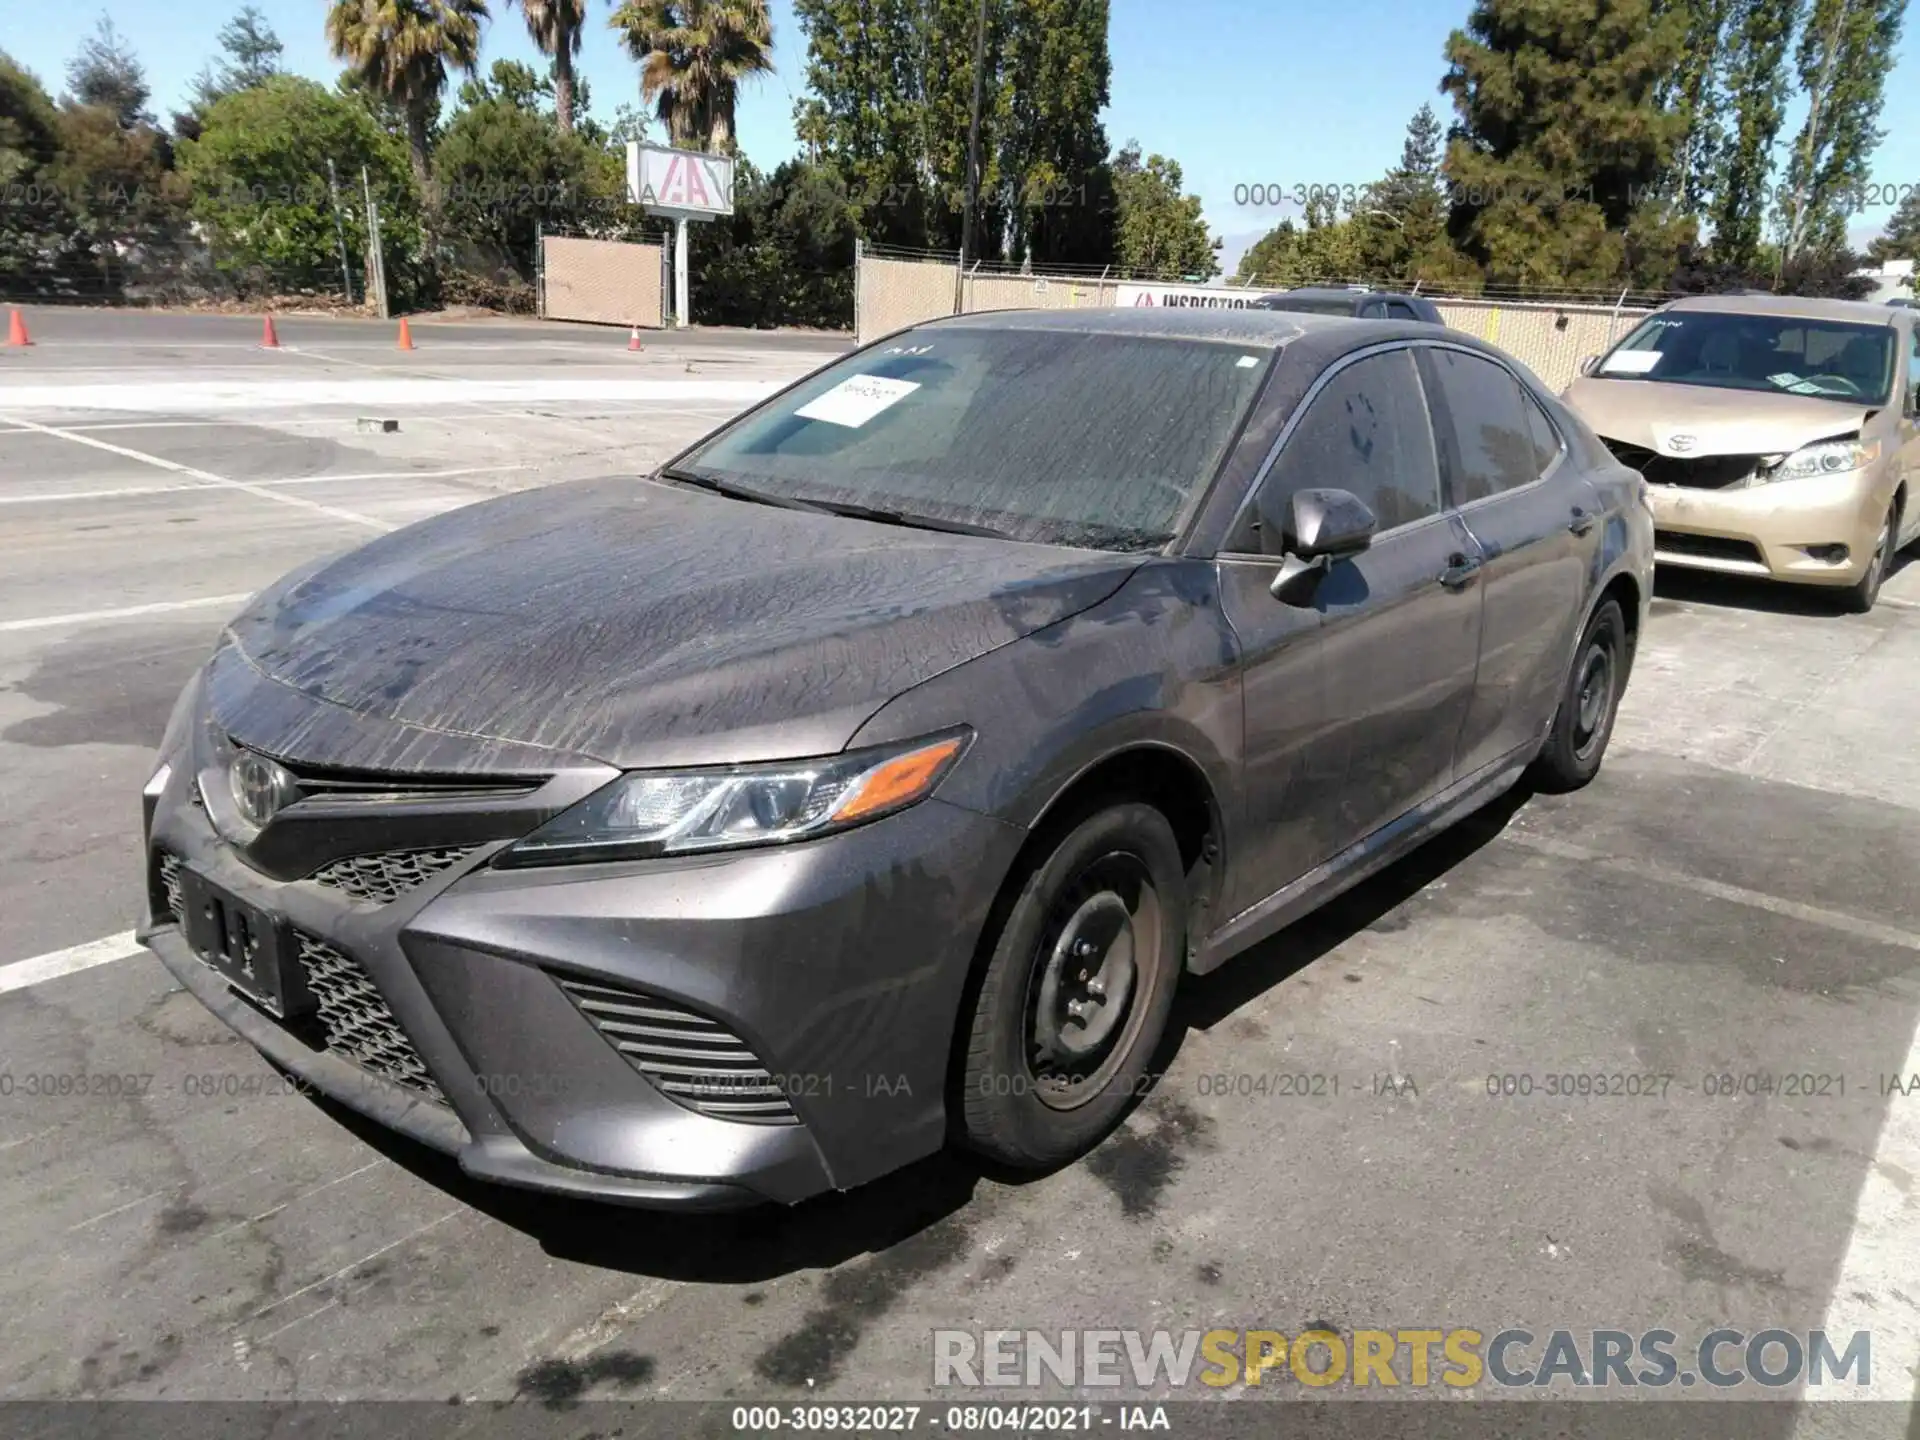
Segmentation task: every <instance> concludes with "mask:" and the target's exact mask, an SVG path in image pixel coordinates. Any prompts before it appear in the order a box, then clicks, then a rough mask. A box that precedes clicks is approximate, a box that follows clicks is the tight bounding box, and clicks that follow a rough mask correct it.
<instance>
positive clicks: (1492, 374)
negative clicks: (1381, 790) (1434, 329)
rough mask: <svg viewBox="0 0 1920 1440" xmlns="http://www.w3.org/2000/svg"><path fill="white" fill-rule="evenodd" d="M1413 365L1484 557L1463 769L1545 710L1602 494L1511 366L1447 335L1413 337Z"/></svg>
mask: <svg viewBox="0 0 1920 1440" xmlns="http://www.w3.org/2000/svg"><path fill="white" fill-rule="evenodd" d="M1420 369H1421V375H1422V378H1423V379H1424V380H1425V381H1426V385H1427V401H1428V404H1429V406H1430V407H1431V408H1432V411H1433V416H1434V428H1435V433H1436V435H1437V437H1438V439H1439V453H1440V472H1441V478H1442V483H1443V487H1444V490H1445V494H1446V497H1447V503H1448V504H1449V505H1450V506H1452V507H1454V508H1455V510H1456V511H1457V512H1458V514H1459V517H1460V519H1461V521H1462V523H1464V525H1465V526H1466V528H1467V530H1468V531H1469V532H1470V533H1471V534H1472V536H1473V538H1474V540H1475V541H1476V542H1477V544H1478V547H1479V549H1480V551H1481V553H1482V555H1483V557H1484V559H1483V569H1482V573H1481V582H1480V583H1481V588H1482V591H1483V593H1484V600H1483V607H1484V615H1483V618H1482V621H1481V626H1480V655H1479V664H1478V668H1477V672H1476V675H1475V679H1474V687H1473V702H1472V704H1471V706H1469V708H1468V710H1467V712H1466V718H1465V722H1464V725H1463V727H1462V729H1461V731H1460V739H1459V746H1458V752H1457V758H1456V762H1455V773H1456V774H1457V775H1458V776H1459V777H1460V778H1462V779H1464V778H1466V777H1467V776H1469V775H1472V774H1473V773H1474V772H1475V771H1477V770H1480V769H1482V768H1483V767H1485V766H1488V765H1491V764H1493V763H1494V762H1495V761H1498V760H1500V759H1502V758H1504V757H1506V756H1508V755H1509V754H1511V753H1512V752H1513V751H1515V750H1518V749H1520V748H1521V747H1522V746H1524V745H1527V744H1528V743H1530V742H1531V741H1533V740H1536V739H1538V738H1539V736H1540V735H1541V734H1542V733H1543V732H1544V731H1545V729H1546V726H1547V724H1548V722H1549V721H1550V720H1551V719H1552V717H1553V709H1554V706H1555V705H1556V704H1557V703H1558V700H1559V695H1560V689H1561V685H1562V682H1563V681H1564V680H1565V678H1566V667H1567V665H1568V663H1569V657H1570V656H1571V654H1572V651H1573V645H1574V641H1575V639H1576V638H1577V637H1576V635H1575V634H1574V631H1575V627H1577V626H1578V625H1579V624H1580V622H1581V620H1582V618H1583V616H1582V606H1583V602H1584V600H1585V597H1586V593H1587V587H1588V583H1589V577H1590V576H1591V574H1592V567H1593V560H1594V557H1595V555H1596V554H1597V552H1598V550H1599V547H1600V541H1601V525H1600V515H1599V510H1600V500H1599V495H1598V493H1597V492H1596V491H1595V490H1594V489H1593V487H1592V486H1591V485H1590V484H1588V482H1587V481H1586V480H1585V479H1584V478H1583V477H1581V476H1579V475H1577V474H1576V473H1575V472H1574V469H1573V467H1572V465H1571V464H1570V463H1569V462H1568V456H1567V446H1566V442H1565V440H1564V439H1563V438H1562V436H1561V435H1560V433H1559V431H1558V430H1557V429H1556V428H1555V426H1554V424H1553V421H1552V420H1551V419H1550V418H1549V417H1548V415H1547V413H1546V412H1545V410H1543V409H1542V408H1541V406H1540V405H1539V404H1538V403H1537V402H1536V401H1535V400H1534V399H1533V397H1532V396H1531V395H1529V394H1528V393H1527V391H1526V387H1524V386H1523V385H1522V384H1521V383H1520V381H1519V380H1518V379H1517V378H1516V377H1515V376H1514V374H1513V372H1512V371H1510V370H1508V369H1507V368H1506V367H1505V366H1503V365H1500V364H1498V363H1496V362H1495V361H1493V360H1491V359H1489V358H1487V357H1486V356H1484V355H1479V354H1476V353H1473V352H1471V351H1467V350H1459V349H1454V348H1453V347H1451V346H1444V345H1423V346H1421V347H1420Z"/></svg>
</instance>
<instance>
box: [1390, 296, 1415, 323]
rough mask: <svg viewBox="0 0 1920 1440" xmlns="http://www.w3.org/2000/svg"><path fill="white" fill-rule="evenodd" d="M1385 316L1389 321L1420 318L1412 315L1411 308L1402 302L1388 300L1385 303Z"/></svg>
mask: <svg viewBox="0 0 1920 1440" xmlns="http://www.w3.org/2000/svg"><path fill="white" fill-rule="evenodd" d="M1387 315H1388V317H1389V318H1390V319H1394V320H1418V319H1419V318H1420V317H1419V316H1418V315H1416V314H1415V313H1414V310H1413V307H1412V306H1411V305H1409V304H1407V302H1406V301H1404V300H1389V301H1388V302H1387Z"/></svg>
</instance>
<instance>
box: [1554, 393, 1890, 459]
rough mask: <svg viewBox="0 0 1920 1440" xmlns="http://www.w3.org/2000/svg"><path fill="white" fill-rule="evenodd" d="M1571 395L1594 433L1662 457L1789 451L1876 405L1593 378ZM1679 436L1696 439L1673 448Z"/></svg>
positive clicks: (1844, 426)
mask: <svg viewBox="0 0 1920 1440" xmlns="http://www.w3.org/2000/svg"><path fill="white" fill-rule="evenodd" d="M1565 398H1566V403H1567V404H1568V405H1569V406H1570V407H1571V408H1572V409H1573V411H1574V413H1575V414H1577V415H1579V417H1580V418H1581V419H1582V420H1585V421H1586V422H1587V424H1589V425H1591V426H1592V427H1593V428H1594V430H1595V432H1596V433H1598V434H1600V435H1602V436H1604V437H1605V438H1607V439H1609V440H1621V441H1624V442H1626V443H1627V444H1629V445H1640V446H1644V447H1645V448H1647V449H1649V450H1654V451H1658V452H1659V453H1660V454H1662V455H1773V454H1783V453H1790V452H1792V451H1794V450H1798V449H1799V448H1800V447H1801V446H1802V445H1810V444H1812V443H1813V442H1814V441H1815V440H1824V439H1826V438H1827V437H1828V436H1831V435H1844V434H1847V433H1848V432H1850V431H1854V430H1858V429H1859V428H1860V427H1861V425H1862V424H1863V423H1864V422H1865V418H1866V416H1867V415H1868V413H1870V409H1871V407H1868V406H1864V405H1861V404H1859V403H1858V402H1857V401H1853V400H1821V399H1817V398H1815V397H1813V396H1808V395H1788V394H1785V393H1781V394H1778V395H1767V394H1762V393H1760V392H1758V391H1754V390H1716V389H1714V388H1712V387H1711V386H1707V385H1665V384H1662V383H1661V382H1660V381H1658V380H1603V379H1599V378H1597V377H1594V376H1582V377H1580V378H1579V379H1577V380H1575V381H1574V382H1573V384H1572V385H1571V386H1569V387H1568V389H1567V392H1566V397H1565ZM1674 435H1691V436H1692V437H1693V441H1694V443H1693V444H1692V445H1690V446H1687V447H1685V448H1684V449H1681V448H1675V447H1673V446H1671V445H1669V444H1668V443H1667V442H1668V440H1669V439H1670V438H1671V437H1672V436H1674Z"/></svg>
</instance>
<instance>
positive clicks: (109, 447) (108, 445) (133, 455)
mask: <svg viewBox="0 0 1920 1440" xmlns="http://www.w3.org/2000/svg"><path fill="white" fill-rule="evenodd" d="M8 420H9V423H11V424H13V425H15V426H18V427H20V428H21V429H25V430H31V431H33V432H34V433H35V434H37V435H51V436H53V437H54V438H55V439H58V440H71V441H72V442H73V443H74V444H76V445H86V446H90V447H91V448H93V449H95V450H104V451H106V452H107V453H108V454H109V455H118V456H120V457H122V458H123V459H127V460H138V461H140V462H141V463H142V464H145V465H152V466H156V467H157V468H159V469H161V470H171V471H172V472H173V473H174V474H176V475H190V476H192V477H193V478H194V479H195V480H204V481H205V482H206V483H207V484H209V485H222V486H225V487H226V488H227V489H229V490H241V491H244V492H245V493H247V494H249V495H258V496H260V497H261V498H262V499H265V500H277V501H279V502H280V503H281V504H282V505H294V506H297V507H299V508H300V509H302V510H311V511H313V512H314V513H315V514H317V515H325V516H327V517H329V518H330V519H334V520H345V521H346V522H348V523H349V524H352V525H365V526H367V527H368V528H369V529H373V530H391V529H393V526H391V525H389V524H388V523H387V522H386V521H384V520H375V519H374V518H373V517H372V516H370V515H362V514H360V513H359V512H358V511H356V510H342V509H340V508H339V507H338V506H335V505H322V504H320V503H319V502H318V501H314V500H303V499H302V498H301V497H300V496H298V495H281V494H278V493H277V492H275V491H272V490H269V489H267V488H266V487H265V486H263V485H256V484H254V483H253V482H252V481H250V480H229V479H227V478H226V477H225V476H224V475H215V474H214V473H213V472H212V471H210V470H200V469H196V468H195V467H194V466H192V465H182V464H181V463H180V462H179V461H177V460H167V459H163V458H162V457H161V456H158V455H149V454H147V452H146V451H144V450H130V449H128V448H127V447H126V446H125V445H115V444H113V443H112V442H111V441H107V440H96V439H94V438H93V436H91V435H76V434H75V433H74V432H73V431H71V430H59V429H56V428H55V427H53V426H51V425H42V424H39V423H38V422H36V421H33V420H22V419H21V418H20V417H19V416H17V415H15V416H9V417H8Z"/></svg>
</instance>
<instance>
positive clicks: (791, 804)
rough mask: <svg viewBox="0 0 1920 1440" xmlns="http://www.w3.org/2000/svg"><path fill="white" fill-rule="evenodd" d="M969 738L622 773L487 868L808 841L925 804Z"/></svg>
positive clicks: (960, 735)
mask: <svg viewBox="0 0 1920 1440" xmlns="http://www.w3.org/2000/svg"><path fill="white" fill-rule="evenodd" d="M971 738H972V732H971V731H964V730H963V731H949V732H947V733H946V734H943V735H939V736H932V737H928V738H926V739H922V740H915V741H912V742H909V743H907V744H905V745H888V746H881V747H878V748H875V749H870V750H856V751H850V752H848V753H847V754H844V755H830V756H826V757H823V758H821V759H818V760H788V761H782V762H779V763H776V764H771V765H740V766H731V767H728V768H725V769H702V770H635V771H631V772H629V773H628V774H625V775H622V776H621V777H620V778H619V779H618V780H615V781H613V782H612V783H611V784H609V785H605V786H602V787H601V788H600V789H599V790H596V791H594V793H593V794H591V795H589V796H588V797H587V798H586V799H584V800H582V801H581V802H580V803H579V804H577V805H575V806H573V807H572V808H571V809H569V810H566V811H563V812H562V813H561V814H559V815H556V816H555V817H554V818H553V819H551V820H549V821H548V822H547V823H546V824H544V825H542V826H541V827H540V828H539V829H538V830H535V831H534V832H533V833H532V834H531V835H528V836H527V837H526V838H525V839H523V840H520V841H518V842H517V843H515V844H513V845H510V846H508V847H507V848H506V849H505V850H502V851H501V852H500V854H499V855H497V856H496V857H495V858H494V862H493V863H494V864H495V865H501V866H525V865H559V864H565V863H568V862H582V861H590V860H635V859H644V858H646V857H648V856H652V855H681V854H687V853H690V852H694V851H701V850H725V849H733V848H737V847H741V846H749V845H778V844H783V843H786V842H788V841H793V840H810V839H812V838H814V837H815V836H817V835H825V834H829V833H831V832H833V831H836V830H846V829H850V828H851V827H853V826H855V825H864V824H865V823H866V822H867V821H869V820H878V819H879V818H880V817H881V816H883V815H892V814H894V813H896V812H897V811H900V810H904V809H906V808H907V807H908V806H910V805H914V804H917V803H918V802H920V801H922V800H924V799H926V798H927V796H929V795H931V794H932V793H933V791H934V787H935V786H937V785H938V784H939V783H940V781H941V780H942V779H943V778H944V777H945V776H946V774H947V772H948V771H949V770H951V769H952V768H953V765H954V762H955V761H956V760H958V759H959V758H960V755H961V753H962V752H963V751H964V750H965V749H966V747H967V742H968V741H969V740H970V739H971Z"/></svg>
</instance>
